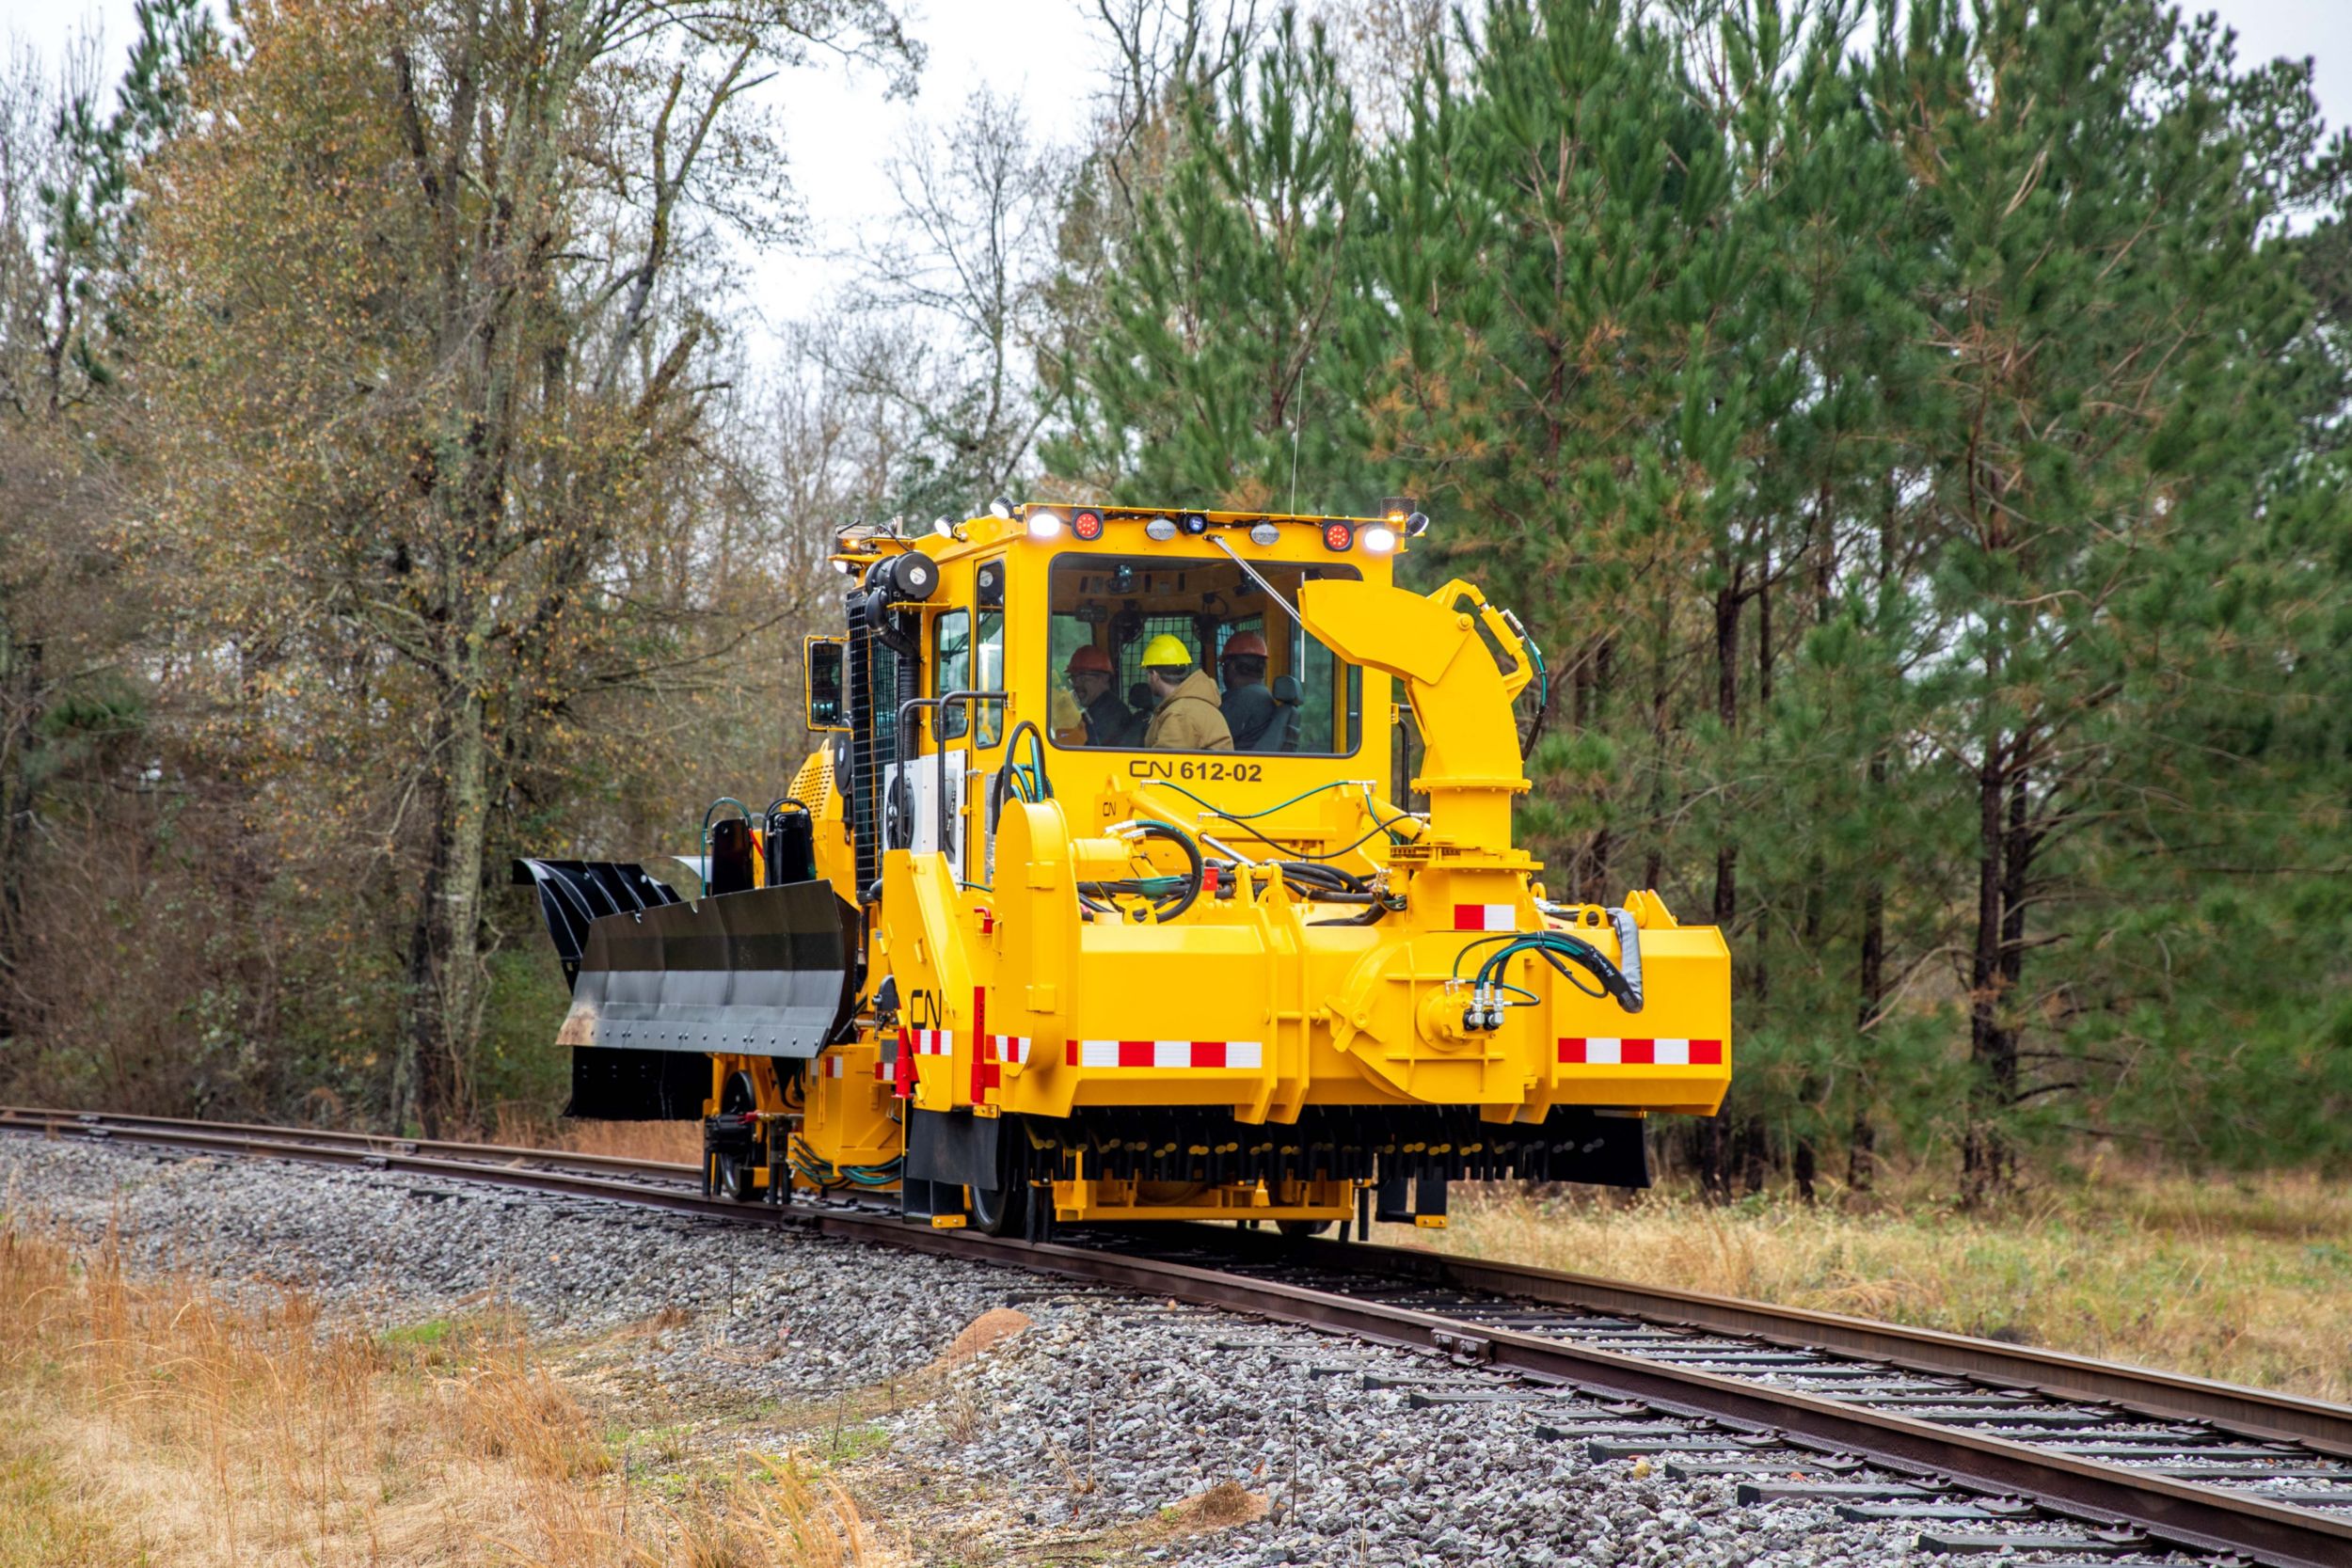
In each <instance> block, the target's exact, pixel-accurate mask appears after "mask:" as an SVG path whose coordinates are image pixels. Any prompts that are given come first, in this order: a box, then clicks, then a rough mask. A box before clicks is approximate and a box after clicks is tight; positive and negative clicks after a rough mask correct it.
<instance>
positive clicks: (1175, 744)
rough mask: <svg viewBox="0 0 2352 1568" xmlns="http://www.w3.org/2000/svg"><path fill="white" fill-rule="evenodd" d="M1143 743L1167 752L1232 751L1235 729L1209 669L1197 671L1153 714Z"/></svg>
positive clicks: (1185, 678)
mask: <svg viewBox="0 0 2352 1568" xmlns="http://www.w3.org/2000/svg"><path fill="white" fill-rule="evenodd" d="M1143 744H1144V745H1145V746H1146V747H1148V748H1152V749H1154V750H1158V751H1166V752H1230V751H1232V749H1233V732H1232V730H1230V729H1228V728H1227V727H1226V724H1225V715H1224V713H1223V711H1222V710H1221V705H1220V704H1219V702H1218V699H1217V694H1216V682H1215V681H1213V680H1211V679H1210V678H1209V673H1208V672H1207V671H1206V670H1195V671H1194V672H1193V673H1191V674H1189V675H1186V676H1185V677H1184V684H1183V685H1181V686H1179V687H1177V689H1175V690H1174V691H1172V692H1170V693H1169V694H1168V701H1166V702H1164V703H1162V704H1161V705H1159V710H1158V711H1157V712H1155V713H1153V714H1152V727H1151V728H1150V729H1149V730H1146V731H1145V732H1144V736H1143Z"/></svg>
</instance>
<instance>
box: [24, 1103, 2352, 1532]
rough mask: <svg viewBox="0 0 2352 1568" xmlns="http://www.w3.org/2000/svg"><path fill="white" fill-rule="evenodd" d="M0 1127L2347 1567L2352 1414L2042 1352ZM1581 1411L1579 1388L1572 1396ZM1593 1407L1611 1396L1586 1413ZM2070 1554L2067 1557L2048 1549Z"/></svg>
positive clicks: (1923, 1519) (356, 1155) (231, 1128)
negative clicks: (280, 1166) (1236, 1343)
mask: <svg viewBox="0 0 2352 1568" xmlns="http://www.w3.org/2000/svg"><path fill="white" fill-rule="evenodd" d="M0 1132H20V1133H32V1134H39V1135H44V1136H55V1137H63V1138H73V1139H87V1140H97V1141H103V1142H107V1143H115V1144H130V1145H137V1146H142V1147H150V1148H160V1149H168V1150H175V1151H180V1152H194V1153H211V1154H217V1155H223V1156H261V1157H268V1158H278V1159H291V1160H299V1161H307V1162H310V1163H313V1164H329V1165H341V1166H344V1167H357V1168H373V1169H380V1170H389V1171H399V1172H405V1173H409V1174H416V1175H428V1176H438V1177H444V1178H448V1179H452V1180H461V1181H468V1182H475V1183H488V1184H493V1185H499V1186H505V1187H513V1188H519V1189H524V1190H529V1191H536V1192H546V1193H559V1194H565V1195H569V1196H580V1197H595V1198H605V1199H611V1200H614V1201H618V1202H623V1203H629V1204H635V1205H639V1206H652V1207H657V1208H662V1209H668V1210H672V1211H675V1212H684V1213H691V1214H698V1215H703V1216H707V1217H714V1218H721V1219H725V1220H729V1221H734V1222H739V1223H752V1224H769V1225H782V1226H797V1227H804V1228H809V1229H814V1230H817V1231H818V1232H822V1233H827V1234H833V1235H837V1236H842V1237H846V1238H850V1239H854V1240H859V1241H864V1242H868V1243H880V1244H883V1245H889V1246H895V1247H898V1248H900V1249H903V1250H911V1251H917V1252H928V1253H933V1254H939V1255H945V1256H950V1257H960V1258H965V1259H976V1260H980V1261H987V1262H993V1263H998V1264H1003V1265H1008V1266H1010V1267H1015V1268H1022V1269H1026V1270H1030V1271H1033V1272H1036V1273H1040V1274H1044V1275H1056V1276H1059V1277H1063V1278H1068V1279H1077V1280H1085V1281H1090V1282H1093V1283H1096V1284H1101V1285H1109V1286H1115V1287H1120V1288H1124V1289H1128V1290H1132V1291H1137V1292H1141V1293H1144V1294H1147V1295H1152V1296H1156V1297H1161V1298H1168V1299H1175V1300H1179V1301H1184V1302H1189V1303H1194V1304H1197V1305H1203V1306H1209V1307H1221V1308H1225V1309H1228V1310H1231V1311H1234V1312H1238V1313H1245V1314H1253V1315H1256V1316H1260V1317H1263V1318H1269V1319H1279V1320H1283V1321H1288V1322H1292V1323H1306V1324H1310V1325H1312V1326H1315V1327H1319V1328H1323V1329H1327V1330H1330V1331H1334V1332H1339V1333H1344V1334H1350V1335H1354V1336H1358V1337H1359V1338H1366V1339H1370V1340H1375V1341H1378V1342H1383V1343H1388V1344H1395V1345H1406V1346H1417V1347H1421V1348H1423V1349H1427V1350H1430V1351H1434V1352H1437V1353H1439V1355H1440V1357H1441V1358H1442V1359H1436V1360H1433V1362H1432V1370H1430V1372H1428V1373H1427V1374H1426V1375H1422V1374H1416V1375H1415V1376H1414V1377H1413V1378H1411V1379H1408V1380H1405V1381H1406V1385H1407V1386H1406V1394H1407V1397H1408V1398H1409V1400H1410V1401H1411V1402H1414V1403H1417V1404H1430V1405H1438V1404H1445V1403H1457V1402H1480V1401H1488V1400H1512V1401H1526V1402H1534V1404H1535V1405H1536V1406H1537V1414H1538V1416H1539V1417H1541V1416H1543V1415H1544V1410H1543V1406H1544V1404H1545V1403H1546V1402H1558V1403H1559V1405H1560V1410H1561V1415H1560V1417H1559V1418H1558V1419H1557V1420H1556V1421H1553V1422H1549V1423H1548V1424H1547V1425H1546V1426H1545V1427H1544V1428H1543V1431H1544V1433H1545V1435H1547V1436H1549V1437H1550V1438H1552V1439H1554V1440H1557V1441H1561V1442H1568V1443H1576V1444H1580V1445H1582V1446H1583V1447H1584V1448H1585V1449H1587V1451H1588V1452H1589V1454H1590V1455H1591V1456H1592V1457H1593V1458H1595V1459H1596V1460H1602V1461H1609V1460H1624V1461H1628V1462H1650V1463H1654V1464H1662V1465H1664V1466H1665V1468H1666V1471H1667V1474H1668V1476H1669V1477H1670V1478H1672V1477H1675V1476H1677V1475H1683V1476H1693V1477H1695V1476H1719V1477H1734V1478H1742V1479H1741V1485H1740V1497H1741V1498H1742V1500H1744V1501H1755V1502H1766V1501H1772V1500H1775V1499H1780V1498H1790V1499H1807V1500H1812V1501H1816V1502H1829V1503H1834V1504H1836V1506H1837V1507H1838V1509H1839V1511H1840V1512H1841V1513H1845V1514H1847V1515H1848V1516H1849V1517H1851V1518H1854V1519H1857V1520H1882V1521H1883V1520H1899V1521H1916V1522H1918V1524H1919V1525H1920V1527H1921V1528H1920V1533H1919V1538H1918V1544H1919V1546H1920V1547H1921V1549H1923V1550H1927V1551H1943V1552H1954V1553H1977V1552H1997V1551H2010V1552H2027V1553H2032V1554H2035V1556H2036V1560H2039V1561H2040V1562H2042V1564H2044V1568H2058V1564H2060V1563H2066V1564H2085V1563H2089V1562H2093V1561H2095V1562H2099V1563H2102V1564H2104V1565H2108V1568H2124V1565H2129V1564H2132V1563H2148V1562H2152V1561H2155V1560H2162V1559H2163V1558H2164V1557H2165V1555H2166V1554H2168V1553H2170V1552H2174V1551H2188V1552H2192V1553H2196V1554H2199V1555H2201V1556H2204V1557H2206V1558H2208V1559H2209V1560H2210V1559H2215V1558H2218V1559H2219V1560H2222V1561H2224V1562H2228V1561H2232V1560H2235V1561H2241V1562H2243V1561H2253V1562H2262V1563H2271V1564H2278V1565H2280V1568H2352V1407H2346V1406H2344V1405H2337V1404H2330V1403H2328V1402H2323V1401H2318V1400H2310V1399H2303V1398H2298V1397H2296V1396H2293V1395H2286V1394H2274V1393H2268V1392H2265V1391H2263V1390H2258V1389H2249V1388H2241V1387H2236V1386H2231V1385H2226V1384H2218V1383H2212V1382H2207V1381H2204V1380H2201V1379H2196V1378H2185V1377H2180V1376H2176V1375H2174V1374H2171V1373H2167V1372H2159V1371H2152V1370H2143V1369H2139V1368H2133V1367H2126V1366H2122V1365H2118V1364H2115V1363H2111V1362H2102V1361H2095V1360H2090V1359H2087V1358H2084V1357H2078V1356H2069V1355H2061V1354H2056V1353H2053V1352H2048V1351H2042V1350H2036V1349H2033V1348H2030V1347H2025V1346H2015V1345H2005V1344H1999V1343H1994V1342H1992V1341H1987V1340H1980V1339H1973V1338H1965V1337H1963V1336H1958V1335H1948V1334H1938V1333H1934V1332H1931V1331H1928V1330H1921V1329H1912V1328H1905V1327H1901V1326H1899V1325H1893V1324H1886V1323H1870V1322H1867V1321H1864V1320H1860V1319H1853V1318H1846V1317H1841V1316H1837V1315H1835V1314H1829V1313H1818V1312H1806V1311H1802V1310H1799V1309H1795V1308H1787V1307H1771V1306H1766V1305H1762V1304H1758V1303H1754V1302H1742V1301H1737V1300H1732V1299H1728V1298H1723V1297H1715V1296H1708V1295H1703V1294H1699V1293H1696V1292H1692V1291H1674V1290H1666V1289H1660V1288H1655V1287H1644V1286H1633V1285H1628V1284H1624V1283H1621V1282H1617V1281H1612V1280H1602V1279H1595V1278H1589V1277H1585V1276H1581V1275H1570V1274H1562V1273H1556V1272H1553V1271H1548V1270H1540V1269H1528V1268H1520V1267H1517V1266H1514V1265H1509V1264H1502V1263H1495V1262H1490V1261H1486V1260H1482V1259H1469V1258H1460V1257H1453V1256H1447V1255H1443V1254H1434V1253H1428V1252H1423V1251H1420V1250H1404V1249H1398V1248H1391V1247H1382V1246H1374V1245H1368V1244H1364V1243H1345V1242H1331V1241H1315V1242H1311V1243H1305V1244H1301V1243H1296V1242H1278V1241H1277V1240H1276V1239H1275V1238H1273V1237H1271V1236H1270V1235H1265V1234H1262V1233H1257V1232H1247V1231H1232V1230H1210V1229H1208V1228H1207V1227H1165V1228H1164V1229H1162V1230H1160V1231H1156V1232H1152V1233H1144V1232H1127V1233H1102V1234H1090V1235H1089V1236H1087V1237H1085V1238H1083V1239H1079V1240H1076V1241H1073V1242H1062V1243H1042V1244H1040V1243H1023V1242H1004V1241H992V1240H990V1239H988V1238H986V1237H982V1236H979V1235H977V1234H975V1233H972V1232H968V1231H962V1230H937V1229H932V1228H930V1227H911V1226H907V1225H904V1224H902V1223H900V1222H899V1221H898V1218H897V1217H896V1215H895V1214H894V1213H892V1212H888V1211H887V1210H885V1209H883V1208H882V1207H881V1206H879V1205H875V1204H871V1203H865V1204H861V1203H857V1202H854V1201H837V1200H830V1201H825V1202H820V1203H812V1202H807V1201H800V1202H796V1203H794V1204H792V1205H791V1206H788V1207H785V1208H770V1207H767V1206H765V1205H758V1204H741V1203H733V1202H729V1201H726V1200H724V1199H721V1198H711V1197H706V1196H703V1194H702V1191H701V1186H700V1181H699V1178H698V1174H697V1173H696V1171H695V1170H694V1168H693V1167H692V1166H691V1165H678V1164H664V1163H660V1162H655V1161H644V1160H629V1159H621V1158H616V1157H612V1156H603V1155H582V1154H565V1153H557V1152H551V1151H548V1150H541V1149H528V1148H501V1147H497V1146H488V1145H474V1144H459V1143H446V1142H435V1141H429V1140H416V1139H392V1138H383V1137H375V1136H371V1135H367V1134H360V1133H350V1132H320V1131H312V1130H305V1129H289V1128H266V1127H251V1126H245V1125H240V1124H232V1123H213V1122H189V1121H176V1120H172V1119H169V1118H164V1117H119V1116H111V1115H107V1116H95V1115H90V1114H87V1113H78V1112H60V1111H40V1110H21V1109H14V1108H5V1107H0ZM1576 1395H1581V1396H1584V1397H1583V1398H1582V1399H1581V1400H1580V1399H1577V1398H1575V1397H1574V1396H1576ZM1596 1400H1597V1401H1598V1402H1599V1403H1598V1404H1596V1403H1595V1401H1596ZM2052 1554H2055V1555H2052Z"/></svg>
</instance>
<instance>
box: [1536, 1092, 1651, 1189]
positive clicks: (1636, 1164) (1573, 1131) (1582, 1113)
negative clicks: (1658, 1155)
mask: <svg viewBox="0 0 2352 1568" xmlns="http://www.w3.org/2000/svg"><path fill="white" fill-rule="evenodd" d="M1648 1125H1649V1124H1648V1123H1647V1122H1645V1121H1644V1120H1643V1119H1642V1118H1641V1117H1627V1116H1602V1115H1600V1114H1599V1113H1598V1112H1596V1111H1588V1110H1585V1109H1584V1108H1583V1107H1582V1106H1581V1105H1580V1106H1570V1105H1561V1106H1555V1107H1554V1108H1553V1110H1552V1113H1551V1115H1550V1117H1549V1118H1548V1119H1547V1123H1546V1126H1545V1128H1544V1132H1545V1133H1546V1135H1547V1136H1549V1138H1550V1139H1551V1161H1550V1169H1549V1171H1547V1172H1546V1173H1545V1174H1546V1175H1547V1176H1548V1177H1549V1179H1550V1180H1554V1181H1589V1182H1592V1183H1593V1184H1595V1185H1597V1186H1602V1187H1646V1186H1648V1185H1649V1142H1648V1140H1647V1139H1646V1138H1645V1137H1644V1136H1643V1132H1644V1130H1645V1128H1646V1127H1648Z"/></svg>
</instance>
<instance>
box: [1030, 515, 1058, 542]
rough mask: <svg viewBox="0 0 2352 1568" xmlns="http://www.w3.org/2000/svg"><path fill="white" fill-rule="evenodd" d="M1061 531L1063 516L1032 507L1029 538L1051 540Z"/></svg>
mask: <svg viewBox="0 0 2352 1568" xmlns="http://www.w3.org/2000/svg"><path fill="white" fill-rule="evenodd" d="M1060 531H1061V514H1060V513H1058V512H1046V511H1043V510H1041V509H1039V508H1035V507H1032V508H1031V509H1030V511H1029V537H1030V538H1032V539H1051V538H1053V537H1054V536H1055V535H1056V534H1057V533H1059V532H1060Z"/></svg>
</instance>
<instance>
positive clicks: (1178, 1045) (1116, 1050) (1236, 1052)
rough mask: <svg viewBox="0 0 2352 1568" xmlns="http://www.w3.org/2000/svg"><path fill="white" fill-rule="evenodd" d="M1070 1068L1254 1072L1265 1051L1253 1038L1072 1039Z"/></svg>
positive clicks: (1260, 1065) (1261, 1062)
mask: <svg viewBox="0 0 2352 1568" xmlns="http://www.w3.org/2000/svg"><path fill="white" fill-rule="evenodd" d="M1067 1059H1068V1061H1069V1064H1070V1065H1071V1066H1072V1067H1149V1068H1225V1069H1236V1068H1238V1069H1246V1070H1249V1071H1255V1070H1256V1069H1258V1068H1260V1067H1262V1066H1263V1065H1264V1061H1265V1052H1264V1050H1263V1047H1262V1046H1261V1044H1260V1043H1259V1042H1258V1041H1256V1040H1072V1041H1071V1042H1070V1045H1069V1052H1068V1057H1067Z"/></svg>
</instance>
